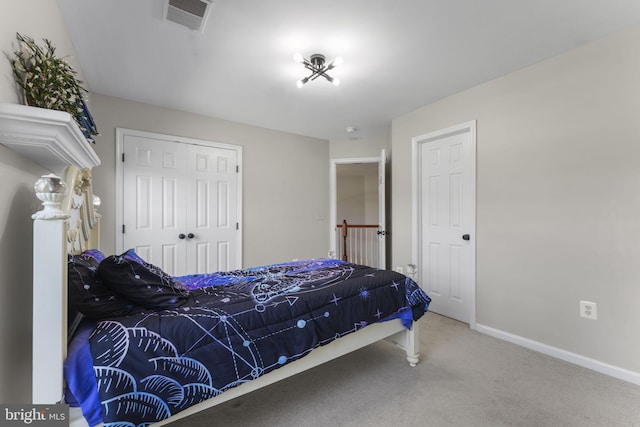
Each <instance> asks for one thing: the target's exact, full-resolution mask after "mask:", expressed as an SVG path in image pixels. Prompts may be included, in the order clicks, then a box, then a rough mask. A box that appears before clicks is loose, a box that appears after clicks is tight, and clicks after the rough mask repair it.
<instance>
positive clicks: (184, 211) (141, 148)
mask: <svg viewBox="0 0 640 427" xmlns="http://www.w3.org/2000/svg"><path fill="white" fill-rule="evenodd" d="M123 153H124V157H123V158H124V165H123V219H124V221H123V222H124V224H123V233H124V234H123V243H124V248H125V249H129V248H134V249H135V250H136V252H137V253H138V254H139V255H140V256H141V257H143V258H144V259H145V260H147V261H148V262H150V263H152V264H154V265H157V266H159V267H160V268H162V269H163V270H164V271H166V272H167V273H169V274H171V275H183V274H195V273H207V272H214V271H223V270H230V269H235V268H239V267H240V266H239V265H238V264H239V260H238V259H237V255H236V254H237V249H238V246H237V245H238V241H237V240H238V239H237V236H238V214H239V212H238V208H237V206H238V203H237V200H236V198H237V185H238V170H237V165H238V158H237V157H238V153H237V151H235V150H232V149H224V148H217V147H210V146H204V145H195V144H189V143H177V142H172V141H166V140H162V139H154V138H146V137H140V136H132V135H125V137H124V141H123Z"/></svg>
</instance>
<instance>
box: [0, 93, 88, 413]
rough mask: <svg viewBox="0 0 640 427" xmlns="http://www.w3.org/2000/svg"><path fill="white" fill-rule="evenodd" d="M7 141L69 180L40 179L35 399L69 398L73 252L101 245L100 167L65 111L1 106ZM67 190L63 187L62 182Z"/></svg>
mask: <svg viewBox="0 0 640 427" xmlns="http://www.w3.org/2000/svg"><path fill="white" fill-rule="evenodd" d="M0 144H2V145H4V146H6V147H8V148H10V149H12V150H14V151H16V152H18V153H20V154H22V155H23V156H24V157H27V158H29V159H31V160H32V161H34V162H36V163H39V164H40V165H42V166H43V167H44V168H45V169H47V170H49V171H52V172H53V173H55V174H57V175H58V176H59V177H60V178H62V180H64V182H65V184H66V191H65V192H57V191H56V190H55V189H54V191H50V190H51V189H52V188H53V187H58V186H56V185H53V187H52V186H51V185H49V184H51V182H52V181H55V180H54V179H53V177H51V176H49V177H48V178H47V179H48V180H49V183H48V184H47V182H43V181H40V180H38V181H39V183H38V188H39V191H38V192H39V194H38V197H39V198H40V200H42V202H43V205H44V206H45V207H44V209H43V210H41V211H40V212H37V213H36V214H35V215H34V216H33V218H34V220H35V222H34V229H33V240H34V241H33V371H32V375H33V403H42V404H52V403H56V402H59V401H60V400H61V399H62V393H63V380H62V369H63V368H62V364H63V361H64V356H65V353H66V348H67V253H70V252H73V253H75V252H80V251H82V250H83V249H86V248H87V247H96V248H97V247H98V243H99V242H98V240H99V234H98V218H99V216H98V215H96V213H95V211H94V208H93V191H92V189H91V172H90V170H91V168H93V167H96V166H98V165H100V159H99V158H98V156H97V155H96V153H95V151H94V150H93V145H92V144H91V143H89V142H88V141H87V139H86V138H85V137H84V135H83V134H82V132H81V131H80V128H79V127H78V125H77V123H76V122H75V120H74V119H73V117H72V116H71V115H70V114H69V113H67V112H64V111H55V110H49V109H45V108H37V107H30V106H27V105H20V104H0ZM58 189H59V187H58Z"/></svg>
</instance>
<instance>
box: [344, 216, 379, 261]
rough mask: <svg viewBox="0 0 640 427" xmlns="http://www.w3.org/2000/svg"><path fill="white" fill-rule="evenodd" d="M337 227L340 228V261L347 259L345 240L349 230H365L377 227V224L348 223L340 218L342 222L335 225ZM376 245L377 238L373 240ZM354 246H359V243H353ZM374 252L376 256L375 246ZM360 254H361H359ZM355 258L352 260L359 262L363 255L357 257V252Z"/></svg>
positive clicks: (347, 252)
mask: <svg viewBox="0 0 640 427" xmlns="http://www.w3.org/2000/svg"><path fill="white" fill-rule="evenodd" d="M336 227H337V228H338V229H340V231H341V233H340V234H341V236H342V245H341V246H342V257H341V259H342V261H347V262H348V261H349V255H348V254H349V246H348V244H347V241H348V239H349V236H350V233H349V230H356V234H358V233H357V230H365V229H371V228H376V229H377V228H379V226H378V225H377V224H348V223H347V221H346V220H342V224H337V226H336ZM375 242H376V245H377V240H375ZM354 246H360V245H354ZM354 249H358V247H356V248H354ZM373 252H376V258H377V247H376V248H375V251H373ZM360 255H362V254H360ZM355 258H358V259H356V260H354V262H360V263H362V261H363V257H362V256H360V257H358V256H357V254H356V256H355ZM376 262H377V261H376Z"/></svg>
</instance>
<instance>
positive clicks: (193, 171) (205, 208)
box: [186, 145, 239, 274]
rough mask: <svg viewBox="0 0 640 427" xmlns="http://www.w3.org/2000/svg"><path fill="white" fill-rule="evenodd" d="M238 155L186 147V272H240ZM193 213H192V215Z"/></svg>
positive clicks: (232, 151)
mask: <svg viewBox="0 0 640 427" xmlns="http://www.w3.org/2000/svg"><path fill="white" fill-rule="evenodd" d="M237 164H238V162H237V152H236V151H235V150H226V149H222V148H212V147H205V146H202V145H187V168H186V182H187V183H188V185H189V186H190V187H191V189H192V191H187V207H188V208H189V209H188V211H190V212H189V214H188V215H187V218H186V234H187V245H186V249H187V257H186V259H187V271H189V273H198V274H200V273H208V272H212V271H226V270H230V269H232V268H239V264H238V260H237V259H236V258H237V257H236V255H237V248H236V244H235V241H236V237H237V236H236V235H237V232H238V230H237V229H236V227H237V221H236V218H237V215H238V211H237V200H236V198H237V195H236V191H235V188H236V187H237V181H238V174H237V172H236V165H237ZM191 212H192V213H191Z"/></svg>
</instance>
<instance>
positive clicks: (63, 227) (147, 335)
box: [33, 166, 430, 426]
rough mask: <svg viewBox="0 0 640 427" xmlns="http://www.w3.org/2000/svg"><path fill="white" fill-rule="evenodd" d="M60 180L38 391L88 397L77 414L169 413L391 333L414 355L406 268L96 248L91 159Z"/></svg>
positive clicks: (51, 180)
mask: <svg viewBox="0 0 640 427" xmlns="http://www.w3.org/2000/svg"><path fill="white" fill-rule="evenodd" d="M60 181H64V182H65V183H66V188H67V190H66V192H65V191H63V190H64V189H62V188H61V187H63V185H62V184H56V182H57V181H56V178H55V177H54V176H48V177H43V180H42V181H39V183H38V184H36V188H37V190H36V193H37V196H38V198H40V200H42V201H43V205H44V209H43V210H42V211H40V212H38V213H36V214H35V215H34V220H35V223H34V325H33V327H34V343H33V400H34V402H33V403H39V404H53V403H56V402H59V401H61V400H64V401H66V402H68V403H71V404H72V406H74V405H75V406H79V408H72V411H71V414H72V415H71V425H96V424H98V423H100V422H104V423H105V425H109V424H111V425H122V426H124V425H131V426H134V425H149V424H154V425H162V424H165V423H168V422H171V421H175V420H177V419H180V418H182V417H185V416H188V415H190V414H193V413H196V412H198V411H201V410H203V409H206V408H210V407H212V406H215V405H217V404H220V403H222V402H225V401H228V400H229V399H233V398H235V397H238V396H240V395H242V394H245V393H248V392H251V391H253V390H256V389H258V388H261V387H264V386H266V385H269V384H271V383H273V382H276V381H279V380H281V379H284V378H287V377H289V376H292V375H295V374H297V373H299V372H302V371H304V370H306V369H310V368H312V367H314V366H317V365H319V364H321V363H324V362H326V361H329V360H332V359H335V358H336V357H339V356H341V355H344V354H346V353H349V352H352V351H354V350H356V349H359V348H361V347H364V346H366V345H368V344H371V343H373V342H376V341H379V340H382V339H386V340H388V341H389V342H392V343H393V344H395V345H397V346H399V347H401V348H402V349H403V350H404V351H405V353H406V357H407V360H408V362H409V364H410V365H411V366H415V364H416V363H418V357H419V351H418V349H419V345H418V340H417V323H415V321H416V320H418V319H419V318H420V317H421V316H422V315H423V314H424V313H425V312H426V310H427V308H428V305H429V302H430V300H429V297H428V296H427V295H426V294H425V293H424V292H423V291H422V290H421V289H420V288H419V286H418V285H417V284H416V283H415V282H414V281H413V280H412V279H411V278H410V277H407V276H404V275H402V274H400V273H397V272H393V271H389V270H377V269H373V268H371V267H367V266H362V265H356V264H351V263H348V262H344V261H340V260H335V259H314V260H303V261H292V262H287V263H279V264H273V265H265V266H259V267H253V268H248V269H243V270H237V271H231V272H212V273H209V274H205V275H190V276H181V277H171V276H168V275H167V274H166V273H164V272H162V270H161V269H159V268H157V267H156V266H153V265H151V264H148V263H147V262H146V261H145V260H144V259H142V258H140V257H139V256H138V254H136V253H135V252H134V251H133V250H129V251H126V252H125V253H121V254H104V253H102V252H101V251H100V250H99V233H98V229H99V228H98V224H99V214H98V213H97V211H96V209H95V207H94V205H93V202H94V196H93V193H92V185H91V173H90V170H89V169H79V168H77V167H74V166H69V167H67V168H66V169H65V173H64V177H63V178H61V179H60ZM94 310H95V311H94ZM78 312H80V313H81V314H80V315H79V314H78ZM63 394H64V397H63Z"/></svg>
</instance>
